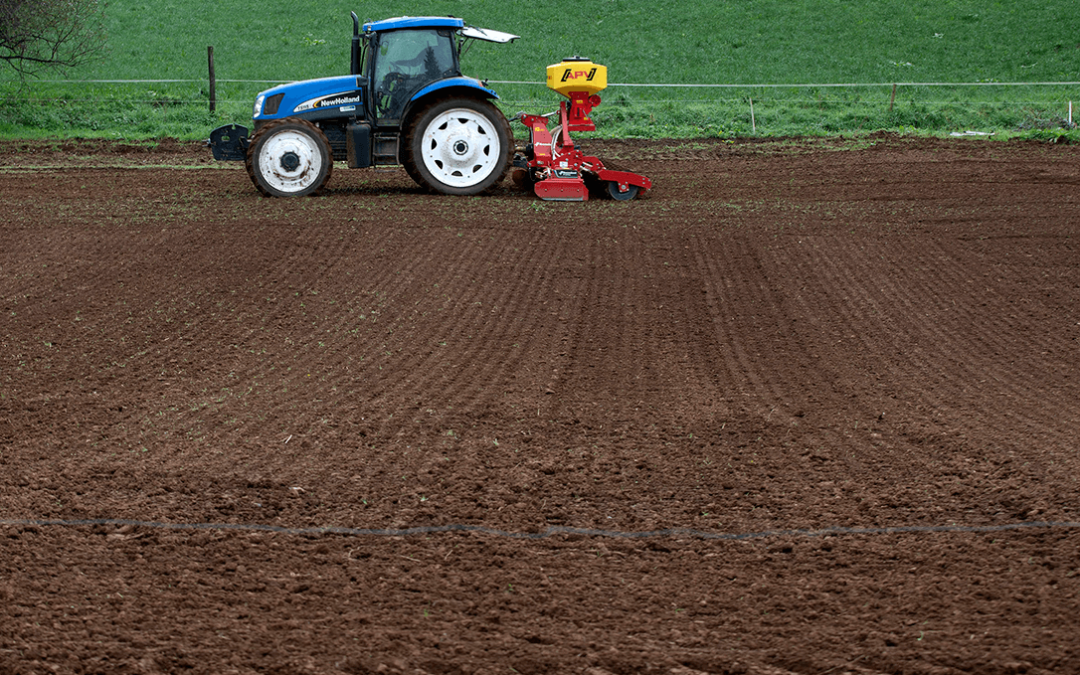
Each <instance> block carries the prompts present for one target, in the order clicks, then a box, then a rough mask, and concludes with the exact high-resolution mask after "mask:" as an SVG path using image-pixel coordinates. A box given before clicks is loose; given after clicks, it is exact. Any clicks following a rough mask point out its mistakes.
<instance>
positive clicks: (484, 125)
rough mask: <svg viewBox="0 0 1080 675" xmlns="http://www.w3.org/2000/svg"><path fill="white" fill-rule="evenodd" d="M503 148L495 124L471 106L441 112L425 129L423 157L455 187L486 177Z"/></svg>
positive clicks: (434, 173)
mask: <svg viewBox="0 0 1080 675" xmlns="http://www.w3.org/2000/svg"><path fill="white" fill-rule="evenodd" d="M501 152H502V148H501V144H500V143H499V135H498V133H497V132H496V130H495V125H494V124H493V123H492V122H491V120H489V119H488V118H487V117H485V116H484V115H481V114H480V113H478V112H476V111H474V110H469V109H468V108H454V109H453V110H447V111H446V112H444V113H442V114H441V115H439V116H438V117H436V118H435V119H434V120H432V121H431V124H429V125H428V127H427V129H425V130H424V139H423V148H422V150H421V153H420V154H421V157H422V159H423V162H424V167H425V168H427V170H428V171H429V172H430V173H431V175H432V176H433V177H434V178H435V180H437V181H439V182H440V183H442V184H444V185H448V186H450V187H455V188H467V187H472V186H473V185H476V184H478V183H481V182H483V181H484V179H485V178H487V177H488V176H490V175H491V172H492V171H494V170H495V168H496V167H497V166H498V165H499V157H500V156H501Z"/></svg>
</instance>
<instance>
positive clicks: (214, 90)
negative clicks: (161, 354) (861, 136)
mask: <svg viewBox="0 0 1080 675" xmlns="http://www.w3.org/2000/svg"><path fill="white" fill-rule="evenodd" d="M288 81H289V80H261V79H228V78H226V79H216V80H213V81H212V82H211V81H210V80H207V79H191V78H167V79H166V78H161V79H139V80H133V79H86V80H60V79H57V80H35V81H33V82H32V83H27V84H23V83H17V82H12V81H9V82H6V83H0V110H3V111H4V112H8V113H9V114H7V115H4V116H6V117H8V118H10V119H11V120H12V121H11V122H9V124H13V125H19V124H21V125H22V126H24V127H34V126H44V128H48V127H49V125H50V124H51V125H53V126H54V127H55V126H58V125H63V124H66V123H67V122H65V121H62V120H63V119H64V118H71V119H73V118H78V117H80V116H82V117H86V116H88V115H90V116H94V115H112V119H114V120H115V121H117V122H120V123H122V124H128V125H131V124H134V125H136V126H139V125H142V126H143V127H144V128H145V129H146V130H149V128H150V127H151V126H153V125H154V124H155V123H161V122H166V123H177V122H178V121H179V120H180V119H181V117H183V116H185V115H186V116H188V117H189V118H191V119H192V122H191V123H192V124H193V125H197V123H196V122H195V120H194V116H196V115H198V114H199V113H200V112H203V113H210V114H211V115H212V116H213V115H215V114H216V115H217V116H222V117H234V118H235V117H241V118H246V117H248V116H250V112H249V111H250V106H251V103H252V101H253V100H254V97H255V94H256V93H257V92H258V91H260V90H263V89H266V88H269V87H270V86H273V85H277V84H283V83H285V82H288ZM486 83H487V84H488V85H490V86H492V87H494V88H496V89H497V90H498V91H499V94H500V96H501V98H500V100H499V103H500V105H501V106H502V107H503V108H504V109H505V110H507V111H508V113H514V112H517V111H518V110H527V111H530V112H549V111H550V110H551V109H554V108H555V107H556V106H557V101H558V100H560V99H559V97H558V95H556V94H554V93H553V92H551V91H550V90H549V89H548V88H547V85H546V83H545V82H539V81H528V80H487V81H486ZM210 85H213V86H210ZM603 98H604V101H605V102H604V105H603V106H602V107H601V108H600V109H598V112H597V115H596V118H597V119H598V120H600V121H605V122H612V121H613V122H615V123H621V124H625V125H629V126H631V127H633V126H634V125H635V124H640V125H642V126H641V129H642V131H643V133H647V132H646V131H645V129H646V127H645V126H644V125H655V124H657V120H661V121H662V122H669V123H671V124H682V125H685V126H689V127H691V128H697V129H699V130H701V131H703V132H708V133H710V134H711V133H714V132H717V131H720V132H726V131H731V132H734V133H742V134H745V133H751V134H756V133H758V132H759V131H762V130H764V131H766V132H770V131H772V132H776V131H781V132H783V131H785V130H787V131H790V130H791V129H793V128H807V127H808V128H811V129H820V130H822V131H826V132H827V131H838V130H846V129H857V128H881V127H895V126H912V127H916V128H918V127H921V126H922V127H932V128H948V127H956V126H968V125H971V126H980V127H984V128H998V129H1003V128H1017V129H1036V128H1042V129H1055V128H1074V119H1073V117H1074V115H1073V112H1074V111H1073V100H1074V99H1075V100H1080V81H1059V82H867V83H832V82H824V83H630V82H613V83H609V84H608V90H607V91H606V92H605V93H604V96H603ZM132 106H143V107H146V108H148V110H144V111H140V112H138V113H134V112H131V111H130V110H128V111H125V108H130V107H132ZM28 107H29V108H32V109H31V110H29V111H28V110H27V108H28ZM12 111H14V112H12ZM15 112H18V113H19V114H15ZM642 113H644V115H645V118H644V119H642V120H641V121H640V123H639V122H636V121H635V119H634V117H635V116H638V117H640V116H641V115H642ZM203 118H204V121H205V115H203ZM95 123H96V124H102V125H105V124H106V123H107V122H95ZM2 128H3V123H2V122H0V129H2Z"/></svg>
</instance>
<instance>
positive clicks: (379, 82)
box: [371, 28, 461, 127]
mask: <svg viewBox="0 0 1080 675" xmlns="http://www.w3.org/2000/svg"><path fill="white" fill-rule="evenodd" d="M374 51H375V53H374V71H373V73H372V78H371V86H372V101H373V102H374V105H375V118H376V124H378V126H380V127H397V126H398V125H400V124H401V115H402V113H403V112H404V110H405V105H406V104H407V103H408V102H409V99H410V98H411V97H412V95H413V94H415V93H416V92H417V91H419V90H420V89H421V88H423V87H425V86H427V85H429V84H431V83H432V82H437V81H439V80H443V79H446V78H448V77H456V76H458V75H460V74H461V71H460V69H459V66H458V60H457V50H455V49H454V39H453V32H452V31H450V30H441V29H439V30H436V29H430V28H428V29H404V30H394V31H387V32H383V33H380V34H379V36H378V42H377V44H375V45H374Z"/></svg>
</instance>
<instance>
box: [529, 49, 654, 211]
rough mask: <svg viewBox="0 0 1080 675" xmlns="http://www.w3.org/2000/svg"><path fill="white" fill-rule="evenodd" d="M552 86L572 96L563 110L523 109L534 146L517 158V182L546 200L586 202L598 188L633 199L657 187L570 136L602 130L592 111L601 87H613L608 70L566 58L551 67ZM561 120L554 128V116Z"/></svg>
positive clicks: (549, 82) (622, 198)
mask: <svg viewBox="0 0 1080 675" xmlns="http://www.w3.org/2000/svg"><path fill="white" fill-rule="evenodd" d="M547 85H548V87H549V88H551V89H553V90H554V91H556V92H558V93H560V94H562V95H563V96H566V98H567V99H568V100H566V101H561V102H560V103H559V111H558V112H556V113H549V114H547V115H528V114H526V113H519V114H518V116H517V119H518V120H519V121H520V122H521V123H522V124H524V125H525V126H526V127H528V128H529V145H528V146H527V147H526V148H525V149H524V150H523V151H522V152H519V153H517V154H516V155H515V157H514V170H513V179H514V182H516V183H518V184H519V185H527V184H529V183H531V184H532V186H533V191H534V192H536V195H537V196H538V197H540V198H541V199H547V200H554V201H567V202H583V201H587V200H588V199H589V191H590V188H591V189H592V191H593V192H594V193H598V194H601V195H607V196H609V197H611V198H612V199H617V200H620V201H628V200H631V199H633V198H634V197H636V196H637V195H638V193H639V192H641V191H643V190H648V189H649V188H651V187H652V181H651V180H649V179H648V178H646V177H645V176H642V175H639V174H636V173H631V172H629V171H618V170H615V169H609V168H607V167H606V166H604V163H603V162H602V161H600V159H599V158H597V157H592V156H590V155H586V154H584V153H583V152H581V150H579V149H578V147H577V145H575V143H574V141H573V139H572V138H571V137H570V132H571V131H596V124H595V123H593V121H592V119H591V118H590V117H589V114H590V113H591V112H592V111H593V108H595V107H596V106H598V105H600V97H599V96H597V94H596V92H598V91H600V90H602V89H604V88H606V87H607V69H606V68H605V67H604V66H599V65H596V64H594V63H592V62H590V61H588V60H587V59H582V58H579V57H575V58H573V59H565V60H564V61H563V62H562V63H558V64H555V65H552V66H548V68H547ZM556 115H558V116H559V124H558V126H556V127H555V128H553V129H549V128H548V123H549V119H550V118H551V117H554V116H556Z"/></svg>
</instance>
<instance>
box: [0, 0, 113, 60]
mask: <svg viewBox="0 0 1080 675" xmlns="http://www.w3.org/2000/svg"><path fill="white" fill-rule="evenodd" d="M104 12H105V5H104V3H102V2H99V1H98V0H0V60H3V61H6V62H7V64H8V65H10V66H11V67H12V68H14V69H15V70H16V71H18V72H19V74H20V75H21V76H26V75H33V74H36V73H38V72H40V71H42V70H46V69H50V68H55V69H63V68H72V67H74V66H78V65H80V64H82V63H85V62H86V61H88V60H90V59H93V58H95V57H97V56H99V55H100V54H101V53H102V51H103V50H104V47H105V14H104Z"/></svg>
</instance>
